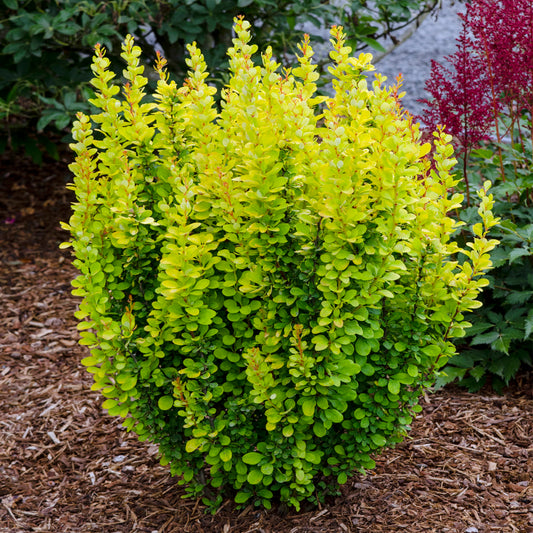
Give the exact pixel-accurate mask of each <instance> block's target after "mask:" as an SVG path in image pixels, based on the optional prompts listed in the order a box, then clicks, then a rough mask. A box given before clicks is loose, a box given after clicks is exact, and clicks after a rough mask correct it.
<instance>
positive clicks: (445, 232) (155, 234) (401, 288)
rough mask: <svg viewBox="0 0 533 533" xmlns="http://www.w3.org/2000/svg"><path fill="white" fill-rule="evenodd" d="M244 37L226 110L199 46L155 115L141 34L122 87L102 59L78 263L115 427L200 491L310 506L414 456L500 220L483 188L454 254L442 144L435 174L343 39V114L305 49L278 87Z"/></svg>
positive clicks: (82, 146) (391, 99)
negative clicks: (425, 412) (424, 415)
mask: <svg viewBox="0 0 533 533" xmlns="http://www.w3.org/2000/svg"><path fill="white" fill-rule="evenodd" d="M249 28H250V24H249V23H248V22H247V21H245V20H243V19H237V20H236V21H235V34H236V38H235V39H234V40H233V46H232V47H231V48H230V49H229V51H228V54H229V58H230V75H229V83H228V86H227V88H226V89H225V90H224V91H223V93H222V95H221V96H222V105H221V109H220V111H217V107H216V106H215V100H214V93H215V91H216V89H214V88H213V87H211V86H210V85H208V84H207V83H206V78H207V77H208V74H207V71H206V64H205V61H204V58H203V56H202V55H201V53H200V51H199V49H198V48H197V47H196V46H195V45H191V46H189V52H190V59H188V65H189V68H190V73H189V78H188V79H187V81H186V83H185V84H184V86H183V87H181V88H179V87H178V86H177V84H176V83H175V82H173V81H170V80H169V79H168V75H167V73H166V71H165V69H164V65H165V60H164V59H163V58H159V59H158V60H157V63H156V70H157V73H158V76H159V81H158V86H157V90H156V92H155V94H154V99H153V100H150V99H148V98H147V97H146V95H145V88H146V85H147V78H146V77H144V76H143V72H144V67H143V65H142V64H141V61H140V56H141V50H140V48H139V47H136V46H134V43H133V38H132V37H128V38H127V39H126V41H125V43H124V45H123V53H122V56H123V58H124V60H125V61H126V63H127V67H126V69H125V70H124V73H123V75H124V78H125V79H126V80H128V81H127V83H126V84H125V85H123V86H122V87H120V86H119V85H117V84H115V83H114V82H113V78H114V77H115V76H114V74H113V72H112V71H111V70H110V68H109V67H110V61H109V59H108V58H107V57H106V56H105V55H104V51H103V49H102V48H101V47H99V46H97V48H96V55H95V57H94V60H93V66H92V68H93V72H94V76H95V77H94V79H93V81H92V83H93V85H94V87H95V90H96V94H95V98H94V99H92V100H91V103H92V104H93V105H94V106H95V107H96V108H97V110H98V112H96V113H95V114H92V115H91V116H90V117H89V116H86V115H83V114H79V115H78V120H77V121H76V122H75V125H74V131H73V135H74V138H75V140H76V142H75V143H74V144H73V145H72V148H73V150H74V151H75V152H76V154H77V156H76V160H75V162H74V163H73V164H72V165H71V170H72V172H73V173H74V183H73V185H72V188H73V190H74V191H75V193H76V196H77V202H76V203H75V204H74V206H73V215H72V217H71V219H70V222H69V224H65V225H64V227H65V228H66V229H67V230H69V231H70V232H71V234H72V240H71V242H70V243H65V245H64V246H72V247H73V251H74V254H75V257H76V259H75V261H74V264H75V265H76V267H77V268H78V269H79V270H80V275H79V277H78V278H77V279H76V280H75V281H74V282H73V285H74V287H75V289H74V294H75V295H78V296H81V297H82V298H83V300H82V302H81V304H80V308H79V311H78V312H77V313H76V316H77V318H78V319H80V321H81V322H80V324H79V329H80V330H81V338H82V340H81V343H82V344H84V345H87V346H88V347H90V349H91V355H90V356H88V357H87V358H85V359H84V360H83V361H82V363H83V365H85V366H86V367H87V368H88V370H89V372H91V373H92V374H93V375H94V381H95V383H94V385H93V388H94V389H95V390H101V392H102V394H103V396H104V397H105V398H107V399H106V400H105V402H104V404H103V405H104V408H106V409H108V412H109V413H110V414H111V415H119V416H121V417H124V418H125V421H124V425H125V427H127V428H128V429H130V430H133V431H135V432H136V433H137V434H138V435H139V437H140V439H142V440H144V439H150V440H152V441H154V442H156V443H157V444H158V445H159V449H160V453H161V461H162V463H163V464H169V465H170V469H171V472H172V473H173V474H176V475H178V476H180V479H181V483H183V484H187V486H188V490H189V492H190V493H191V494H193V495H194V494H198V493H204V494H206V495H207V497H208V498H210V500H211V501H213V502H214V503H215V505H216V504H217V503H220V501H221V498H222V495H223V494H225V493H227V491H234V492H233V494H234V498H235V501H236V502H237V503H238V504H244V503H245V502H253V503H255V504H256V505H263V506H265V507H270V505H271V501H272V500H273V499H277V500H279V501H281V502H285V503H288V504H289V505H293V506H295V507H297V508H298V507H299V505H300V502H301V501H302V500H310V501H316V499H317V498H319V499H322V498H323V497H324V495H325V494H327V492H328V490H334V488H335V486H336V485H337V484H342V483H345V482H346V480H347V477H348V476H350V475H352V474H353V473H354V472H356V471H362V470H364V469H368V468H372V467H373V466H374V462H373V460H372V458H371V456H372V454H373V453H376V452H379V451H380V450H382V449H383V447H385V446H391V445H394V444H395V443H398V442H400V441H401V440H402V439H403V438H404V436H405V434H406V432H407V430H408V428H409V426H410V423H411V421H412V415H413V412H414V413H416V412H419V411H420V410H421V408H420V406H419V405H418V399H419V397H420V395H421V394H422V393H423V391H424V389H425V388H427V387H429V386H430V385H431V384H432V383H433V382H434V380H435V377H436V375H437V374H438V372H439V368H440V367H442V365H444V364H445V363H446V361H447V360H448V358H449V357H450V356H451V355H453V354H454V353H455V348H454V345H453V343H452V342H451V340H452V339H453V338H455V337H459V336H461V335H463V334H464V330H465V328H466V327H467V326H468V322H466V321H465V318H464V314H465V313H466V312H467V311H469V310H471V309H474V308H477V307H478V306H479V302H478V301H477V300H476V298H477V295H478V293H479V291H480V290H481V288H482V287H483V286H485V285H486V284H487V283H488V282H487V280H486V279H485V278H483V277H482V274H483V272H484V271H485V270H487V269H488V268H489V266H490V259H489V252H490V250H491V249H492V248H493V247H494V245H495V241H494V240H489V239H487V237H486V235H487V231H488V230H489V229H490V228H491V227H492V226H493V225H494V224H495V223H496V220H495V219H494V217H493V215H492V212H491V206H492V197H491V195H489V194H487V192H486V190H487V187H485V188H484V189H481V190H480V192H479V194H480V198H481V199H480V205H479V209H478V211H479V214H480V216H481V222H476V224H475V225H474V228H473V233H474V238H473V239H472V241H471V242H469V243H468V245H467V246H465V247H464V248H460V247H459V246H458V245H457V244H456V243H455V242H453V241H452V240H451V239H450V235H451V234H452V232H453V231H454V229H455V228H457V227H458V225H459V223H458V222H457V221H455V220H454V219H453V218H451V217H450V216H448V213H449V212H450V211H452V210H454V209H456V208H458V207H459V206H460V204H461V201H462V197H461V195H459V194H453V195H451V196H450V195H449V194H448V191H449V190H450V189H452V188H453V187H454V186H455V185H456V184H457V181H456V180H455V179H454V178H453V177H452V176H451V175H450V173H449V170H450V169H451V168H452V167H453V165H454V163H455V160H454V159H453V158H452V155H453V151H452V147H451V145H450V144H449V142H450V137H449V136H448V135H445V134H444V133H443V132H442V131H437V132H435V139H434V156H433V157H432V158H430V157H429V155H428V154H429V152H430V148H431V147H430V145H429V144H428V143H426V144H424V143H422V142H421V141H420V133H419V131H418V125H416V124H414V123H413V122H412V120H411V117H410V116H409V115H408V114H406V113H405V112H404V111H403V110H402V108H401V105H400V104H399V101H398V97H397V92H398V87H395V88H387V87H386V86H385V83H384V82H385V80H384V79H383V78H382V77H381V76H380V75H379V74H378V75H376V80H375V81H374V82H373V83H372V86H369V85H368V84H367V81H366V79H365V76H364V75H363V74H362V72H364V71H369V70H372V66H371V64H370V55H369V54H361V55H360V56H359V58H357V59H356V58H354V57H351V56H350V53H351V49H350V47H348V46H345V35H344V34H343V32H342V28H340V27H335V28H333V30H332V37H333V39H332V40H331V42H332V45H333V51H332V52H331V58H332V60H333V61H334V66H333V67H331V74H332V76H333V92H334V96H333V97H324V96H316V83H317V81H318V78H319V74H318V73H317V71H316V70H317V69H316V65H315V64H313V63H312V61H311V58H312V55H313V51H312V49H311V46H310V44H309V40H308V38H306V39H304V41H303V42H302V43H301V45H300V55H299V56H298V65H297V66H296V67H295V68H293V69H291V70H288V71H284V72H282V73H280V72H278V70H279V65H278V63H276V62H275V61H274V59H273V57H272V50H271V49H270V48H268V49H267V50H266V51H265V52H264V53H263V54H262V64H261V65H255V64H254V62H253V55H254V53H255V52H256V51H257V46H256V45H253V44H250V39H251V36H250V32H249ZM121 91H122V96H119V93H120V92H121ZM459 256H461V257H463V259H464V261H463V262H462V263H461V264H459V262H458V257H459ZM224 491H226V492H224Z"/></svg>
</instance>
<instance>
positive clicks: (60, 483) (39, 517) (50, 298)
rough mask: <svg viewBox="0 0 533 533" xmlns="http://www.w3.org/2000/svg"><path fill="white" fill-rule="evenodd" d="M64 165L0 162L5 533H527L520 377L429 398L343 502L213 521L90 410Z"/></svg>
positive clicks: (0, 473) (528, 489)
mask: <svg viewBox="0 0 533 533" xmlns="http://www.w3.org/2000/svg"><path fill="white" fill-rule="evenodd" d="M68 157H69V156H68V155H67V156H65V158H64V159H62V160H61V161H58V162H54V161H47V162H46V163H45V164H44V165H43V166H42V167H37V166H35V165H33V164H32V163H31V161H28V160H26V159H24V158H21V157H15V156H13V155H11V156H10V157H7V156H4V157H3V158H1V159H0V243H1V245H0V302H1V304H2V305H1V306H0V532H1V533H6V532H9V533H15V532H26V531H31V532H54V533H55V532H58V533H59V532H76V533H77V532H80V533H84V532H98V533H102V532H105V533H130V532H138V533H143V532H146V533H156V532H157V533H171V532H176V533H178V532H180V533H181V532H184V533H189V532H190V533H193V532H194V533H199V532H214V533H218V532H221V533H233V532H235V533H252V532H258V533H311V532H317V533H318V532H320V533H329V532H341V533H342V532H363V533H364V532H387V533H389V532H401V531H409V532H410V533H411V532H413V533H415V532H438V533H444V532H453V533H455V532H464V533H476V532H478V533H489V532H498V533H502V532H509V533H510V532H516V533H533V417H532V415H533V394H532V383H533V380H532V376H531V373H528V374H524V375H522V376H521V377H520V378H519V379H518V381H517V382H516V383H515V384H514V385H513V386H512V387H511V388H509V389H508V390H506V391H505V392H504V394H502V395H498V394H496V393H494V392H492V391H491V390H489V389H486V390H483V391H482V392H480V393H477V394H470V393H468V392H466V391H463V390H460V389H457V388H447V389H444V390H441V391H438V392H436V393H434V394H428V395H427V397H426V400H425V402H424V411H423V413H422V414H421V415H420V416H418V418H417V419H416V421H415V422H414V424H413V429H412V432H411V434H410V437H409V439H408V440H406V441H405V442H404V443H403V444H401V445H399V446H398V447H397V448H395V449H393V450H387V451H386V452H384V453H383V454H382V455H381V456H379V457H377V458H376V460H377V468H376V469H375V470H374V471H372V472H368V473H367V474H366V475H364V476H355V477H353V478H352V479H350V480H349V481H348V482H347V483H346V484H345V485H344V486H343V487H342V488H341V494H340V495H339V496H338V497H335V498H331V499H330V500H328V501H327V502H326V503H325V504H323V505H322V506H320V507H319V508H306V509H304V510H303V511H302V512H300V513H296V512H294V511H293V510H288V511H287V510H285V509H281V508H279V507H276V508H273V509H272V510H271V511H264V510H261V509H256V508H253V507H247V508H246V509H244V510H237V509H236V508H235V506H234V505H233V504H232V503H231V502H230V501H227V502H226V503H225V504H223V505H222V507H221V508H220V509H219V511H218V512H217V513H216V514H215V515H212V514H210V513H209V512H207V509H206V507H205V506H204V505H203V504H202V503H201V502H200V501H195V500H188V499H183V498H182V496H183V494H184V490H183V488H181V487H178V486H177V484H176V480H175V479H173V478H171V477H170V475H169V473H168V470H167V468H166V467H162V466H160V465H159V463H158V461H157V449H156V447H155V446H153V445H151V444H150V443H139V442H138V441H137V440H136V438H135V436H133V435H131V434H129V433H127V432H126V431H124V430H123V429H122V428H121V426H120V421H119V420H118V419H116V418H111V417H109V416H108V415H107V414H106V412H105V411H104V410H103V409H102V408H101V398H100V397H99V395H98V394H97V393H96V392H92V391H91V390H90V387H91V384H92V381H91V376H90V375H89V374H88V373H87V372H86V371H85V370H84V369H83V368H82V367H81V365H80V359H81V358H83V357H85V356H86V355H87V353H86V349H85V348H84V347H81V346H79V345H78V344H77V342H76V339H77V332H76V324H75V320H74V318H73V312H74V311H75V309H76V305H77V300H76V298H74V297H72V296H71V295H70V281H71V279H72V278H73V277H74V276H75V275H76V272H75V269H74V268H73V267H72V265H71V264H70V257H69V255H68V253H66V252H60V251H59V250H58V244H59V243H60V242H61V241H63V240H66V238H67V235H66V234H65V233H64V232H63V231H62V230H61V229H60V227H59V220H67V219H68V216H69V202H70V201H71V199H72V198H71V195H70V193H69V192H68V191H66V189H65V184H66V183H67V181H68V180H69V179H70V178H69V174H68V170H67V168H66V165H67V162H68Z"/></svg>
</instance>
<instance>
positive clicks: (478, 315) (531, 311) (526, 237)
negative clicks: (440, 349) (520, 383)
mask: <svg viewBox="0 0 533 533" xmlns="http://www.w3.org/2000/svg"><path fill="white" fill-rule="evenodd" d="M526 122H527V121H526ZM532 161H533V158H532V155H531V145H530V144H529V143H520V142H517V143H515V144H507V143H500V144H498V143H486V145H485V146H484V147H483V148H479V149H475V150H473V152H472V154H471V156H470V158H469V160H468V168H469V179H470V181H471V182H473V183H476V182H479V181H480V180H482V179H490V180H491V182H492V183H493V184H494V185H493V188H492V189H491V190H492V191H493V195H494V198H495V203H494V213H495V214H497V215H498V216H499V217H500V218H501V222H500V224H498V225H497V226H495V227H494V228H492V229H491V230H490V236H491V237H492V238H495V239H498V240H499V241H500V243H501V244H500V245H499V246H498V247H497V248H496V249H495V250H494V251H493V253H492V254H491V259H492V262H493V264H494V269H492V270H491V272H490V274H489V275H488V276H487V278H488V279H489V281H490V285H489V286H488V287H487V288H486V289H485V290H484V291H483V297H482V299H483V307H481V308H479V309H476V310H475V312H474V313H473V315H472V318H471V321H472V323H473V326H472V327H471V328H470V329H469V330H467V335H466V338H465V339H461V341H459V348H460V350H459V354H457V355H456V356H454V357H453V358H452V360H451V361H450V364H449V365H448V366H447V367H446V368H445V374H443V375H442V376H441V377H440V378H439V383H441V384H445V383H449V382H451V381H454V380H458V381H459V383H460V384H461V385H464V386H466V387H468V388H469V389H470V390H472V391H474V390H477V389H480V388H481V387H482V386H483V385H485V384H486V383H487V380H488V381H489V383H490V384H491V385H492V386H493V387H494V388H495V389H497V390H500V389H501V388H502V387H503V386H504V385H508V384H509V382H510V380H511V379H512V378H514V377H515V376H516V375H517V373H518V372H519V370H520V369H521V368H525V367H528V366H531V365H532V363H533V356H532V354H533V337H532V335H531V333H532V331H533V270H532V267H533V245H532V242H533V165H532ZM502 166H503V171H504V173H503V174H502ZM475 213H476V207H474V206H472V207H470V208H465V209H464V210H463V211H462V214H461V218H462V219H463V220H464V221H466V222H467V223H468V222H470V221H471V220H472V219H473V218H474V217H475ZM464 228H465V229H463V235H462V238H466V239H470V238H471V234H470V233H469V232H468V230H467V229H466V228H468V225H467V226H464Z"/></svg>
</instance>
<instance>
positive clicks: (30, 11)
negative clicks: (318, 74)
mask: <svg viewBox="0 0 533 533" xmlns="http://www.w3.org/2000/svg"><path fill="white" fill-rule="evenodd" d="M435 4H436V0H435V1H433V2H431V3H430V5H427V3H426V0H399V1H395V2H392V3H391V2H389V1H388V0H386V1H385V0H378V1H377V2H375V6H374V7H373V8H372V9H370V8H369V7H367V6H366V2H360V1H359V0H358V1H352V2H347V3H346V4H345V5H344V6H343V7H342V9H341V8H337V7H335V6H334V5H332V4H331V3H330V2H329V1H325V2H324V1H323V0H303V1H299V2H296V3H294V2H288V1H285V0H282V1H273V0H259V1H250V0H186V1H184V0H165V1H157V2H156V1H145V0H121V1H114V2H100V1H95V0H85V1H83V2H80V1H78V0H62V1H61V2H53V1H50V0H31V1H21V0H3V1H2V2H0V42H1V46H0V150H3V149H4V148H5V146H6V144H10V145H11V147H12V148H17V147H18V146H19V145H23V146H26V148H27V149H29V150H30V152H31V154H32V155H34V156H36V157H38V151H37V144H36V142H35V140H36V135H35V134H36V132H40V131H42V130H43V129H44V128H47V127H49V128H51V129H56V130H59V131H62V130H64V128H65V127H66V126H67V125H68V124H70V123H71V122H72V120H73V119H74V116H75V114H76V112H77V111H80V110H81V111H84V112H88V107H87V104H86V102H87V99H88V98H90V90H89V76H88V72H89V65H90V55H91V52H90V50H92V48H93V47H94V46H95V45H96V43H100V44H102V45H103V46H105V47H106V48H107V50H108V53H109V54H111V57H112V58H114V59H116V60H118V56H119V54H120V43H121V42H122V40H123V38H124V36H125V35H126V34H127V33H131V34H134V35H135V36H136V38H137V39H138V40H139V41H140V42H141V44H142V46H143V50H144V53H145V56H146V60H147V62H149V63H151V62H153V61H155V59H156V50H157V49H158V47H159V49H161V50H163V51H164V55H165V57H166V59H167V61H168V62H169V70H170V72H171V73H172V75H173V76H176V79H178V80H181V81H182V80H183V78H184V75H185V74H186V65H185V45H186V43H190V42H192V41H196V43H197V44H198V46H199V47H200V48H201V49H202V50H203V51H204V54H205V55H206V60H207V63H208V65H209V69H210V72H211V73H212V74H213V76H214V79H215V81H217V83H218V84H219V85H221V84H222V80H221V79H220V77H221V75H222V73H224V72H225V71H226V69H227V62H226V59H227V58H226V50H227V48H228V46H230V45H231V28H232V24H233V18H234V17H235V16H237V15H240V14H244V15H245V16H246V17H247V19H248V20H250V21H252V22H253V23H254V24H255V26H256V40H257V42H258V43H260V44H261V46H262V47H263V48H264V47H265V46H266V45H267V44H271V45H272V46H273V48H274V54H275V56H277V57H278V58H279V59H280V60H281V61H282V62H283V61H284V60H285V58H286V57H287V54H292V53H294V52H295V51H296V44H297V42H298V41H299V39H300V37H299V36H298V32H297V30H296V27H297V25H298V24H299V25H301V24H303V23H306V22H307V23H310V28H318V27H322V28H329V27H330V26H331V25H332V24H333V23H338V22H339V21H344V24H345V26H347V27H348V26H349V27H350V29H349V34H350V38H351V39H352V40H353V41H354V42H358V43H359V44H361V43H362V44H364V45H367V44H371V45H374V46H378V45H377V41H376V38H379V37H383V36H386V35H388V34H390V33H391V32H393V31H394V30H395V29H397V28H398V27H402V26H403V25H404V24H406V23H407V22H408V21H409V20H411V19H414V18H416V17H417V16H419V15H420V13H423V12H424V11H426V10H430V9H433V8H434V7H435ZM308 31H309V30H308ZM314 39H318V36H317V35H315V37H314ZM181 81H180V83H181ZM28 132H31V135H30V136H29V135H28ZM37 137H38V139H37V140H38V143H39V144H41V145H42V144H43V143H45V144H46V140H45V139H44V138H43V137H42V136H39V135H37Z"/></svg>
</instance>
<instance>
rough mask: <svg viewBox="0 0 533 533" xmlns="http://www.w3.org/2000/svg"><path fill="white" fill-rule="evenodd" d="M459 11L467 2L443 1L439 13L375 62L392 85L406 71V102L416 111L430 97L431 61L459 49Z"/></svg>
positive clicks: (407, 105)
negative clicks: (425, 86) (457, 42)
mask: <svg viewBox="0 0 533 533" xmlns="http://www.w3.org/2000/svg"><path fill="white" fill-rule="evenodd" d="M459 11H464V4H462V3H459V2H458V1H457V0H455V1H454V2H453V1H452V0H442V8H441V9H439V10H438V11H437V12H436V14H435V15H430V16H428V17H426V19H425V20H424V21H423V22H422V24H421V25H420V27H419V28H418V29H417V30H416V32H415V33H414V34H413V35H412V36H411V37H410V38H409V39H408V40H407V41H405V42H404V43H402V44H401V45H400V46H399V47H398V48H396V49H395V50H394V51H393V52H391V53H390V54H389V55H387V56H385V57H384V58H383V59H382V60H381V61H379V62H378V63H377V64H376V65H375V67H376V70H377V71H379V72H381V73H382V74H384V75H385V76H387V78H388V80H387V83H389V84H392V83H394V80H395V78H396V76H397V75H398V74H399V73H400V72H401V73H402V75H403V77H404V84H403V90H404V91H405V92H406V95H405V98H404V99H403V105H404V106H405V107H406V108H407V109H408V110H409V111H410V112H411V113H413V114H419V113H420V112H421V105H420V104H419V103H418V102H417V100H418V99H419V98H425V97H426V94H425V91H424V85H425V82H426V79H427V78H428V77H429V74H430V71H431V60H432V59H435V60H437V61H441V60H442V59H443V58H444V56H447V55H450V54H453V53H454V52H455V45H456V38H457V37H458V36H459V32H460V30H461V20H460V18H459V16H458V15H457V13H458V12H459Z"/></svg>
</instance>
